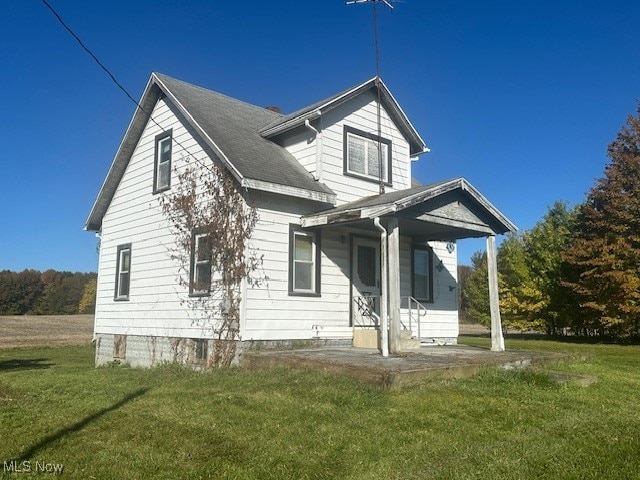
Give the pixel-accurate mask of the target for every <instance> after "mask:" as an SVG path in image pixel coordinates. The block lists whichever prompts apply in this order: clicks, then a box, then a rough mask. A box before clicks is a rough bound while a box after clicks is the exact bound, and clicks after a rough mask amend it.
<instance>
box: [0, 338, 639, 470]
mask: <svg viewBox="0 0 640 480" xmlns="http://www.w3.org/2000/svg"><path fill="white" fill-rule="evenodd" d="M488 342H489V340H488V339H486V338H480V337H467V338H464V337H463V338H461V343H470V344H474V345H479V344H481V345H485V346H486V345H488ZM507 348H510V349H514V348H524V349H537V350H551V351H567V352H570V353H572V354H574V356H575V357H576V358H582V359H583V360H577V361H575V362H572V363H566V364H559V365H557V366H555V367H554V369H556V370H562V371H564V372H568V373H574V374H586V375H593V376H596V377H597V379H598V381H597V383H595V384H593V385H591V386H589V387H581V386H579V385H577V384H574V383H569V384H565V385H558V384H556V383H555V382H553V381H551V380H550V379H549V377H548V376H547V374H545V373H544V372H540V371H497V370H486V371H485V372H483V373H482V374H481V375H479V376H478V377H476V378H473V379H468V380H457V381H449V382H432V383H428V384H425V385H422V386H420V387H414V388H408V389H405V390H399V391H385V390H381V389H379V388H376V387H370V386H363V385H361V384H358V383H355V382H353V381H350V380H348V379H346V378H342V377H337V376H331V375H328V374H323V373H318V372H300V371H295V370H275V371H257V372H255V371H247V370H241V369H232V370H227V371H216V372H212V373H204V374H203V373H196V372H191V371H184V370H181V369H179V368H176V367H174V366H172V365H166V366H163V367H160V368H156V369H151V370H141V369H131V368H109V367H105V368H98V369H96V368H94V367H93V349H92V347H91V346H83V347H61V348H20V349H3V350H0V438H2V441H1V442H0V469H4V470H2V471H0V477H2V476H6V477H11V478H13V476H12V475H11V474H10V472H9V471H8V470H7V468H12V467H11V466H12V465H15V466H16V468H24V466H25V465H28V466H29V468H31V469H32V471H35V468H36V466H37V464H36V462H39V464H40V465H46V464H48V465H49V468H55V465H63V466H64V474H63V476H64V477H65V478H101V479H102V478H131V479H136V478H140V479H143V478H234V479H238V478H240V479H242V478H247V479H255V478H282V479H288V478H292V479H328V478H339V479H385V480H386V479H400V478H402V479H405V478H409V479H429V478H436V479H474V478H477V479H480V478H482V479H485V478H497V479H514V478H516V479H528V478H544V479H562V478H572V479H573V478H581V479H582V478H591V479H600V478H624V479H631V478H640V456H638V452H639V451H640V434H639V433H638V432H640V414H639V413H638V412H640V395H638V392H639V391H640V347H638V346H619V345H581V344H564V343H558V342H552V341H540V340H510V339H507ZM11 460H15V461H16V463H10V461H11ZM23 462H31V463H29V464H24V463H23ZM14 471H15V470H14Z"/></svg>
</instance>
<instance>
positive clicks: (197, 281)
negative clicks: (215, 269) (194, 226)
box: [189, 231, 211, 296]
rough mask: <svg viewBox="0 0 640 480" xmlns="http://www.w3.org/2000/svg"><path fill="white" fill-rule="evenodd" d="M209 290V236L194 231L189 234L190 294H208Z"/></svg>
mask: <svg viewBox="0 0 640 480" xmlns="http://www.w3.org/2000/svg"><path fill="white" fill-rule="evenodd" d="M210 292H211V237H210V236H209V234H206V233H201V232H198V231H194V232H193V233H192V234H191V278H190V282H189V294H190V295H194V296H196V295H209V293H210Z"/></svg>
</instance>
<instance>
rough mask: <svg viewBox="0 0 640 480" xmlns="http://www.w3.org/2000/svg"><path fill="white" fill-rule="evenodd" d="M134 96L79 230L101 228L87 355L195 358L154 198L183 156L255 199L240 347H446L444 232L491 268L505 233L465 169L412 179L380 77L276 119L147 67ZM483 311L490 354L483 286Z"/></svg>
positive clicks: (451, 263) (407, 135) (450, 321)
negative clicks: (213, 167) (136, 104)
mask: <svg viewBox="0 0 640 480" xmlns="http://www.w3.org/2000/svg"><path fill="white" fill-rule="evenodd" d="M378 101H379V103H378ZM140 106H141V108H139V109H137V110H136V112H135V114H134V116H133V119H132V121H131V124H130V125H129V128H128V129H127V131H126V133H125V136H124V139H123V140H122V143H121V145H120V147H119V149H118V152H117V153H116V156H115V159H114V161H113V164H112V165H111V168H110V170H109V173H108V175H107V178H106V179H105V181H104V183H103V185H102V188H101V189H100V192H99V194H98V197H97V199H96V201H95V204H94V205H93V208H92V210H91V213H90V215H89V218H88V220H87V223H86V226H85V228H86V230H90V231H95V232H98V233H99V235H100V237H101V245H100V258H99V267H98V291H97V302H96V316H95V333H94V336H95V340H96V344H97V349H96V363H97V364H102V363H105V362H109V361H112V360H114V359H118V360H121V361H124V362H127V363H129V364H131V365H139V366H149V365H153V364H155V363H157V362H161V361H174V360H179V361H182V362H185V363H191V362H193V363H198V362H202V361H204V360H205V359H206V356H207V352H208V351H210V341H211V339H212V338H213V337H212V332H211V328H210V325H206V324H203V323H202V322H199V321H196V320H194V316H193V312H190V311H189V309H188V308H186V306H185V305H186V303H185V300H188V298H189V295H190V292H189V288H188V286H181V285H179V283H178V282H177V281H176V279H177V278H178V276H179V274H180V272H179V267H178V265H177V264H176V262H175V261H174V260H172V258H171V255H170V252H171V249H172V246H173V245H174V243H175V239H174V238H173V236H172V233H171V229H170V225H169V224H168V221H167V219H166V217H165V216H164V215H163V213H162V210H161V206H160V197H161V196H162V195H165V194H167V192H169V191H170V190H171V188H175V184H176V182H177V181H178V178H177V175H176V170H177V169H179V168H180V164H181V162H186V161H189V159H193V158H194V157H195V158H197V159H198V161H199V162H205V163H206V162H218V163H219V164H221V165H223V166H224V167H225V168H227V169H228V170H229V171H230V172H231V174H232V175H233V176H234V178H235V179H236V180H237V181H238V182H239V184H240V185H241V186H242V187H243V189H244V191H245V192H246V196H247V199H248V201H250V202H251V204H252V205H254V206H255V207H256V208H257V213H258V218H259V220H258V223H257V225H256V228H255V231H254V234H253V237H252V239H251V243H252V246H253V248H255V250H256V251H257V252H259V254H260V255H261V256H262V258H263V264H262V271H263V273H264V278H265V281H264V282H262V283H261V284H259V285H252V284H249V283H247V284H246V285H243V286H242V304H241V306H242V308H241V320H240V325H239V330H240V348H239V349H238V351H239V352H241V351H242V350H243V349H247V348H257V347H259V348H269V347H271V348H273V347H282V346H283V345H290V346H295V345H301V344H305V345H309V344H311V343H315V344H318V345H330V344H334V345H348V346H354V347H376V346H377V347H379V348H380V349H381V351H382V352H383V354H385V355H386V354H387V353H388V352H389V351H390V352H391V354H393V353H396V352H399V351H401V350H403V349H406V348H415V347H416V346H419V345H420V343H422V344H423V345H424V344H429V343H430V344H455V343H456V341H457V337H458V306H457V302H456V289H457V275H456V267H457V260H456V240H457V239H461V238H468V237H486V238H487V245H488V253H489V258H490V264H491V265H490V267H495V260H494V256H493V255H492V254H493V253H494V248H495V246H494V238H495V235H498V234H503V233H506V232H509V231H515V226H514V225H513V224H512V223H511V222H510V221H509V219H507V218H506V217H505V216H504V215H503V214H502V213H500V212H499V211H498V210H497V209H496V208H495V207H494V206H493V205H492V204H491V203H489V202H488V201H487V199H486V198H485V197H483V196H482V195H481V194H480V193H479V192H478V191H477V190H476V189H475V188H474V187H473V186H471V185H470V184H469V183H468V182H467V181H466V180H465V179H463V178H458V179H453V180H447V181H441V182H436V183H430V184H428V185H417V186H416V185H415V182H414V183H412V176H411V170H412V166H413V162H415V161H417V159H418V156H419V155H421V154H423V153H425V152H427V151H428V149H427V148H426V145H425V143H424V141H423V140H422V138H421V137H420V135H419V134H418V132H416V130H415V128H414V127H413V125H412V124H411V122H410V121H409V119H408V118H407V116H406V115H405V113H404V112H403V110H402V109H401V108H400V106H399V105H398V103H397V102H396V100H395V99H394V97H393V96H392V95H391V93H390V91H389V90H388V89H387V87H386V85H385V84H384V83H383V82H382V81H381V80H380V79H378V78H373V79H371V80H368V81H366V82H364V83H362V84H360V85H357V86H355V87H353V88H351V89H348V90H346V91H344V92H341V93H339V94H337V95H334V96H332V97H330V98H328V99H326V100H323V101H320V102H318V103H316V104H314V105H311V106H309V107H306V108H303V109H301V110H299V111H297V112H294V113H292V114H289V115H284V116H283V115H281V114H280V113H278V112H276V111H273V110H272V109H266V108H262V107H258V106H255V105H250V104H248V103H245V102H242V101H240V100H236V99H233V98H229V97H227V96H224V95H222V94H219V93H216V92H213V91H210V90H207V89H204V88H201V87H198V86H195V85H191V84H188V83H185V82H182V81H179V80H176V79H174V78H171V77H168V76H166V75H162V74H159V73H153V74H152V75H151V78H150V80H149V83H148V85H147V87H146V89H145V91H144V93H143V95H142V98H141V100H140ZM378 118H379V119H380V121H379V122H378ZM378 144H380V147H379V146H378ZM182 150H184V151H182ZM185 151H187V152H188V154H185ZM378 152H381V154H382V161H380V159H379V157H378ZM380 184H382V185H383V187H384V191H385V193H382V194H381V193H380ZM194 254H195V253H194ZM495 275H496V274H495V268H490V277H491V278H493V279H494V280H495ZM490 286H492V291H493V290H494V288H493V287H495V284H494V283H493V282H490ZM493 306H494V309H493V310H494V311H493V316H494V319H495V322H494V328H493V334H494V348H495V349H503V348H504V347H503V343H502V340H501V336H500V335H501V333H500V328H499V310H498V309H497V294H495V295H493Z"/></svg>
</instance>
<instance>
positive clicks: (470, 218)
mask: <svg viewBox="0 0 640 480" xmlns="http://www.w3.org/2000/svg"><path fill="white" fill-rule="evenodd" d="M389 215H397V216H398V217H400V218H401V219H404V220H405V222H404V223H405V225H406V226H407V227H408V228H407V230H408V231H409V232H410V233H414V230H415V232H416V233H418V232H419V231H420V230H421V228H422V227H420V226H419V223H412V221H413V220H416V221H418V222H429V223H431V224H440V225H442V226H443V227H444V228H443V229H442V230H441V231H439V232H438V235H442V236H443V238H455V237H453V236H450V235H452V234H453V232H454V231H458V233H459V232H464V234H465V235H466V236H469V237H471V236H477V235H487V234H502V233H507V232H515V231H516V230H517V227H516V226H515V225H514V224H513V223H512V222H511V220H509V219H508V218H507V217H506V216H505V215H504V214H503V213H502V212H500V210H498V209H497V208H496V207H495V206H493V205H492V204H491V203H490V202H489V201H488V200H487V199H486V198H485V197H484V196H483V195H482V194H481V193H480V192H479V191H478V190H476V188H475V187H473V186H472V185H471V184H470V183H469V182H468V181H467V180H465V179H464V178H456V179H452V180H445V181H442V182H437V183H432V184H429V185H421V186H419V187H414V188H409V189H406V190H398V191H395V192H389V193H384V194H381V195H372V196H370V197H365V198H362V199H360V200H356V201H355V202H350V203H347V204H344V205H341V206H339V207H335V208H331V209H329V210H325V211H323V212H318V213H314V214H311V215H307V216H306V217H304V218H303V225H304V226H305V227H311V226H322V225H330V224H339V223H349V222H361V221H362V220H367V219H368V220H369V221H370V219H372V218H375V217H384V216H389ZM414 227H415V228H414ZM448 235H449V236H450V237H448ZM460 238H463V237H460ZM434 239H435V238H434Z"/></svg>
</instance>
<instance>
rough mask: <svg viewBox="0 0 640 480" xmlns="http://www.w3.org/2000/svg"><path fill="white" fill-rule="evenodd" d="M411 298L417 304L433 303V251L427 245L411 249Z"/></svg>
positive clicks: (415, 246)
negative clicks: (417, 302)
mask: <svg viewBox="0 0 640 480" xmlns="http://www.w3.org/2000/svg"><path fill="white" fill-rule="evenodd" d="M411 296H412V297H413V298H415V299H416V300H418V301H419V302H425V303H432V302H433V250H431V247H429V246H428V245H413V246H412V248H411Z"/></svg>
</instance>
